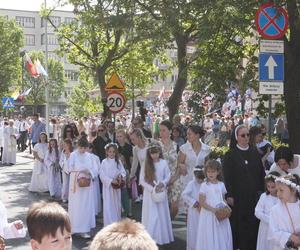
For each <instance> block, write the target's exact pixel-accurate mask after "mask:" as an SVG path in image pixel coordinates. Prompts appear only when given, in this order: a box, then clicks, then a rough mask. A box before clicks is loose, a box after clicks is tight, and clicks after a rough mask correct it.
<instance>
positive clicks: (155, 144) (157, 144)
mask: <svg viewBox="0 0 300 250" xmlns="http://www.w3.org/2000/svg"><path fill="white" fill-rule="evenodd" d="M152 148H157V149H158V150H160V151H162V147H161V145H160V143H159V142H158V141H151V142H150V143H149V144H148V146H147V150H149V149H152Z"/></svg>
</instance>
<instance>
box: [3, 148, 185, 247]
mask: <svg viewBox="0 0 300 250" xmlns="http://www.w3.org/2000/svg"><path fill="white" fill-rule="evenodd" d="M32 168H33V159H32V156H31V155H29V154H28V152H24V153H18V154H17V164H16V165H14V166H2V165H0V199H1V201H2V202H3V203H4V205H5V206H6V209H7V213H8V221H9V222H10V221H13V220H17V219H21V220H23V221H24V222H25V218H26V213H27V210H28V208H29V206H30V205H31V204H32V203H33V202H34V201H39V200H46V201H47V200H49V194H35V193H30V192H29V191H28V185H29V183H30V178H31V172H32ZM63 206H64V207H65V208H67V207H66V205H65V204H64V205H63ZM133 216H134V219H136V220H137V221H140V217H141V204H135V205H134V207H133ZM172 224H173V232H174V237H175V241H174V242H173V243H171V244H170V245H168V246H165V250H184V249H185V248H186V243H185V241H186V223H185V216H180V215H179V216H177V218H176V219H175V220H174V221H172ZM102 226H103V224H102V215H100V216H99V217H97V228H96V229H95V230H93V232H92V236H94V235H95V234H96V233H97V232H98V231H99V230H100V229H101V228H102ZM90 242H91V240H84V239H81V238H78V237H73V249H74V250H77V249H78V250H81V249H88V246H89V244H90ZM6 245H7V249H16V250H28V249H31V248H30V245H29V237H28V235H27V237H26V238H24V239H13V240H7V241H6Z"/></svg>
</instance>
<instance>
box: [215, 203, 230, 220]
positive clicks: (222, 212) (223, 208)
mask: <svg viewBox="0 0 300 250" xmlns="http://www.w3.org/2000/svg"><path fill="white" fill-rule="evenodd" d="M217 208H218V209H217V211H216V217H217V219H218V220H219V221H222V220H225V219H226V218H229V217H230V216H231V208H230V207H229V206H228V205H227V204H226V203H225V202H222V203H220V204H218V206H217Z"/></svg>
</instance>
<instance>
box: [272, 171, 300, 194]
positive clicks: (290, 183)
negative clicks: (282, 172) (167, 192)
mask: <svg viewBox="0 0 300 250" xmlns="http://www.w3.org/2000/svg"><path fill="white" fill-rule="evenodd" d="M289 175H291V174H288V175H287V176H289ZM275 182H279V183H282V184H285V185H287V186H289V187H291V188H292V189H295V190H296V191H298V192H299V193H300V186H299V185H297V184H296V183H294V182H292V181H290V180H288V179H285V178H283V177H280V178H276V180H275Z"/></svg>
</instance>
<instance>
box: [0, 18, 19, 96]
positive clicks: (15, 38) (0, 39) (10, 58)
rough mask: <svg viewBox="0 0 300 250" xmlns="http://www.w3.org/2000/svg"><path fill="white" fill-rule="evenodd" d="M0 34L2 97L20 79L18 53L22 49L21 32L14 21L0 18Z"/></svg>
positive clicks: (0, 87) (0, 86)
mask: <svg viewBox="0 0 300 250" xmlns="http://www.w3.org/2000/svg"><path fill="white" fill-rule="evenodd" d="M0 34H1V35H0V89H1V96H3V95H5V94H6V93H7V92H8V90H9V87H12V86H14V85H16V84H17V82H18V81H20V79H21V65H22V63H21V58H20V55H19V53H20V50H21V48H22V47H23V32H22V29H21V28H20V27H19V26H18V25H17V24H16V22H15V21H13V20H7V19H6V18H5V17H2V16H0Z"/></svg>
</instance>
